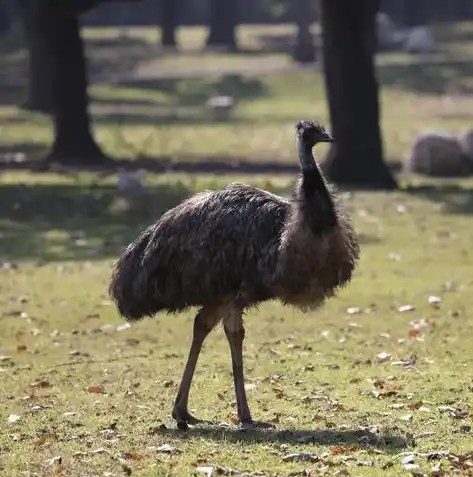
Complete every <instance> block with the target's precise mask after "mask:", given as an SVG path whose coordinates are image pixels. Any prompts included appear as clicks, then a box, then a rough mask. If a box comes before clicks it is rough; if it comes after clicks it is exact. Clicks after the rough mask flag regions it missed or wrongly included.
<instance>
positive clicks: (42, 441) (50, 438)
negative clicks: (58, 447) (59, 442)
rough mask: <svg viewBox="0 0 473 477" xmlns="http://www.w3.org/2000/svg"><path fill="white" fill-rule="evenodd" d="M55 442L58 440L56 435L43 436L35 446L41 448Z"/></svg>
mask: <svg viewBox="0 0 473 477" xmlns="http://www.w3.org/2000/svg"><path fill="white" fill-rule="evenodd" d="M54 440H56V436H55V435H54V434H43V435H41V436H40V437H39V438H38V439H37V440H36V442H35V443H34V445H35V446H36V447H41V446H42V445H44V444H46V442H51V441H54Z"/></svg>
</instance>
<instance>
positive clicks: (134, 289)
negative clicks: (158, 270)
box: [109, 229, 160, 321]
mask: <svg viewBox="0 0 473 477" xmlns="http://www.w3.org/2000/svg"><path fill="white" fill-rule="evenodd" d="M151 236H152V231H151V230H149V229H148V230H145V231H144V232H143V233H142V234H141V235H140V237H138V238H137V239H136V240H135V241H134V242H132V243H131V244H130V245H128V247H127V248H126V249H125V251H124V252H123V254H122V255H121V257H120V258H119V259H118V261H117V263H116V264H115V266H114V269H113V273H112V277H111V281H110V286H109V294H110V297H111V298H112V300H113V301H114V302H115V304H116V306H117V309H118V312H119V313H120V315H122V316H123V317H124V318H125V319H126V320H128V321H137V320H139V319H141V318H144V317H145V316H151V315H153V314H154V313H156V312H157V311H159V309H160V307H159V306H157V303H156V300H155V299H153V295H154V294H155V292H156V291H155V290H154V289H153V288H152V287H153V284H152V281H151V280H150V270H149V268H147V267H146V266H143V258H144V252H145V250H146V247H147V246H148V243H149V241H150V239H151Z"/></svg>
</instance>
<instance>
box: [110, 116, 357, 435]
mask: <svg viewBox="0 0 473 477" xmlns="http://www.w3.org/2000/svg"><path fill="white" fill-rule="evenodd" d="M331 140H332V138H331V136H330V135H329V134H328V133H327V132H325V130H324V129H323V127H322V126H320V125H317V124H314V123H310V122H300V123H299V124H298V126H297V142H298V152H299V159H300V162H301V167H302V172H301V174H300V176H299V177H298V179H297V182H296V185H295V188H294V193H293V197H292V199H291V200H286V199H284V198H282V197H278V196H276V195H274V194H271V193H269V192H266V191H264V190H261V189H257V188H255V187H251V186H248V185H244V184H230V185H227V186H225V187H223V188H222V189H221V190H218V191H206V192H202V193H200V194H196V195H195V196H193V197H190V198H188V199H186V200H185V201H183V202H182V203H181V204H179V205H178V206H177V207H175V208H173V209H171V210H169V211H168V212H166V213H165V214H163V215H162V217H161V218H160V219H159V220H158V222H157V223H156V224H154V225H151V226H150V227H148V228H147V229H146V230H145V231H144V232H143V233H142V234H141V235H140V237H138V239H137V240H135V241H134V242H133V243H132V244H130V245H129V246H128V247H127V249H126V250H125V251H124V253H123V254H122V256H121V257H120V259H119V260H118V262H117V264H116V266H115V269H114V272H113V275H112V280H111V284H110V294H111V296H112V298H113V299H114V301H115V302H116V304H117V308H118V310H119V312H120V314H121V315H122V316H124V317H125V318H126V319H128V320H138V319H140V318H142V317H144V316H151V315H154V314H155V313H157V312H159V311H161V310H164V311H167V312H178V311H182V310H184V309H186V308H188V307H192V306H197V307H199V308H200V311H199V312H198V314H197V316H196V318H195V321H194V334H193V341H192V345H191V350H190V353H189V358H188V362H187V365H186V368H185V371H184V375H183V378H182V381H181V386H180V389H179V392H178V396H177V398H176V401H175V404H174V410H173V417H174V418H175V419H176V420H177V422H178V426H179V427H181V428H183V427H185V426H186V425H187V424H188V423H194V422H196V421H197V419H195V418H194V417H192V416H191V415H190V414H189V412H188V407H187V403H188V396H189V390H190V385H191V381H192V377H193V374H194V370H195V366H196V363H197V359H198V356H199V353H200V349H201V347H202V344H203V342H204V340H205V338H206V336H207V335H208V333H209V332H210V331H211V330H212V329H213V328H214V327H215V326H216V325H217V324H218V323H219V322H220V321H221V320H223V325H224V330H225V333H226V336H227V338H228V341H229V343H230V350H231V354H232V363H233V375H234V381H235V392H236V397H237V410H238V418H239V422H240V423H241V424H242V425H252V423H253V421H252V418H251V414H250V410H249V407H248V403H247V399H246V394H245V389H244V378H243V357H242V344H243V339H244V326H243V320H242V315H243V312H244V310H245V309H246V308H248V307H251V306H254V305H257V304H259V303H261V302H263V301H266V300H270V299H279V300H281V301H282V302H283V303H285V304H288V305H293V306H297V307H300V308H302V309H313V308H316V307H318V306H320V305H321V304H322V303H323V302H324V301H325V299H326V298H328V297H330V296H332V295H333V294H334V293H335V292H336V290H337V289H338V288H340V287H342V286H344V285H346V284H347V283H348V282H349V281H350V279H351V276H352V273H353V270H354V268H355V265H356V261H357V259H358V256H359V248H358V242H357V238H356V234H355V232H354V230H353V228H352V226H351V224H350V222H349V220H348V218H347V217H346V216H345V215H344V214H343V212H342V210H341V208H340V206H339V205H338V204H337V201H336V197H335V194H334V192H333V191H331V190H330V188H329V187H328V186H327V184H326V183H325V180H324V178H323V176H322V175H321V173H320V170H319V168H318V166H317V164H316V162H315V160H314V158H313V155H312V147H313V146H314V144H315V143H316V142H320V141H331Z"/></svg>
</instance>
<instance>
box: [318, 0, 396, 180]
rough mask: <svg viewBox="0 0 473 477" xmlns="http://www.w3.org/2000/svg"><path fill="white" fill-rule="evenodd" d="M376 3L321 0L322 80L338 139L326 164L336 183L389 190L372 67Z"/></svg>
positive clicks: (390, 178)
mask: <svg viewBox="0 0 473 477" xmlns="http://www.w3.org/2000/svg"><path fill="white" fill-rule="evenodd" d="M377 7H378V1H377V0H358V1H356V2H352V1H348V0H322V29H323V59H324V73H325V85H326V90H327V94H328V102H329V110H330V118H331V123H332V130H333V134H334V136H335V141H336V142H335V143H334V145H333V148H332V150H331V151H330V154H329V157H328V158H327V161H326V163H325V164H324V169H325V170H326V172H327V174H328V176H329V178H330V179H331V180H333V181H334V182H335V183H338V184H345V185H351V186H356V187H367V188H387V189H392V188H395V187H396V182H395V180H394V178H393V176H392V175H391V172H390V170H389V168H388V167H387V165H386V164H385V163H384V161H383V150H382V141H381V131H380V127H379V103H378V83H377V80H376V75H375V69H374V55H375V49H376V29H375V14H376V12H377Z"/></svg>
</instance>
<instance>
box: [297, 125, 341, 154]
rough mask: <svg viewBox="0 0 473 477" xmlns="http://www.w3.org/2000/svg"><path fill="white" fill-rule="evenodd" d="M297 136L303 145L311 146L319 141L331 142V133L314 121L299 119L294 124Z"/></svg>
mask: <svg viewBox="0 0 473 477" xmlns="http://www.w3.org/2000/svg"><path fill="white" fill-rule="evenodd" d="M296 131H297V138H298V140H299V141H300V142H302V143H303V145H304V146H306V147H309V148H312V147H314V146H315V145H316V144H317V143H319V142H333V141H334V139H333V137H332V135H331V134H330V133H329V132H327V131H326V130H325V127H324V126H323V125H322V124H320V123H316V122H315V121H306V120H301V121H299V122H298V123H297V124H296Z"/></svg>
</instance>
